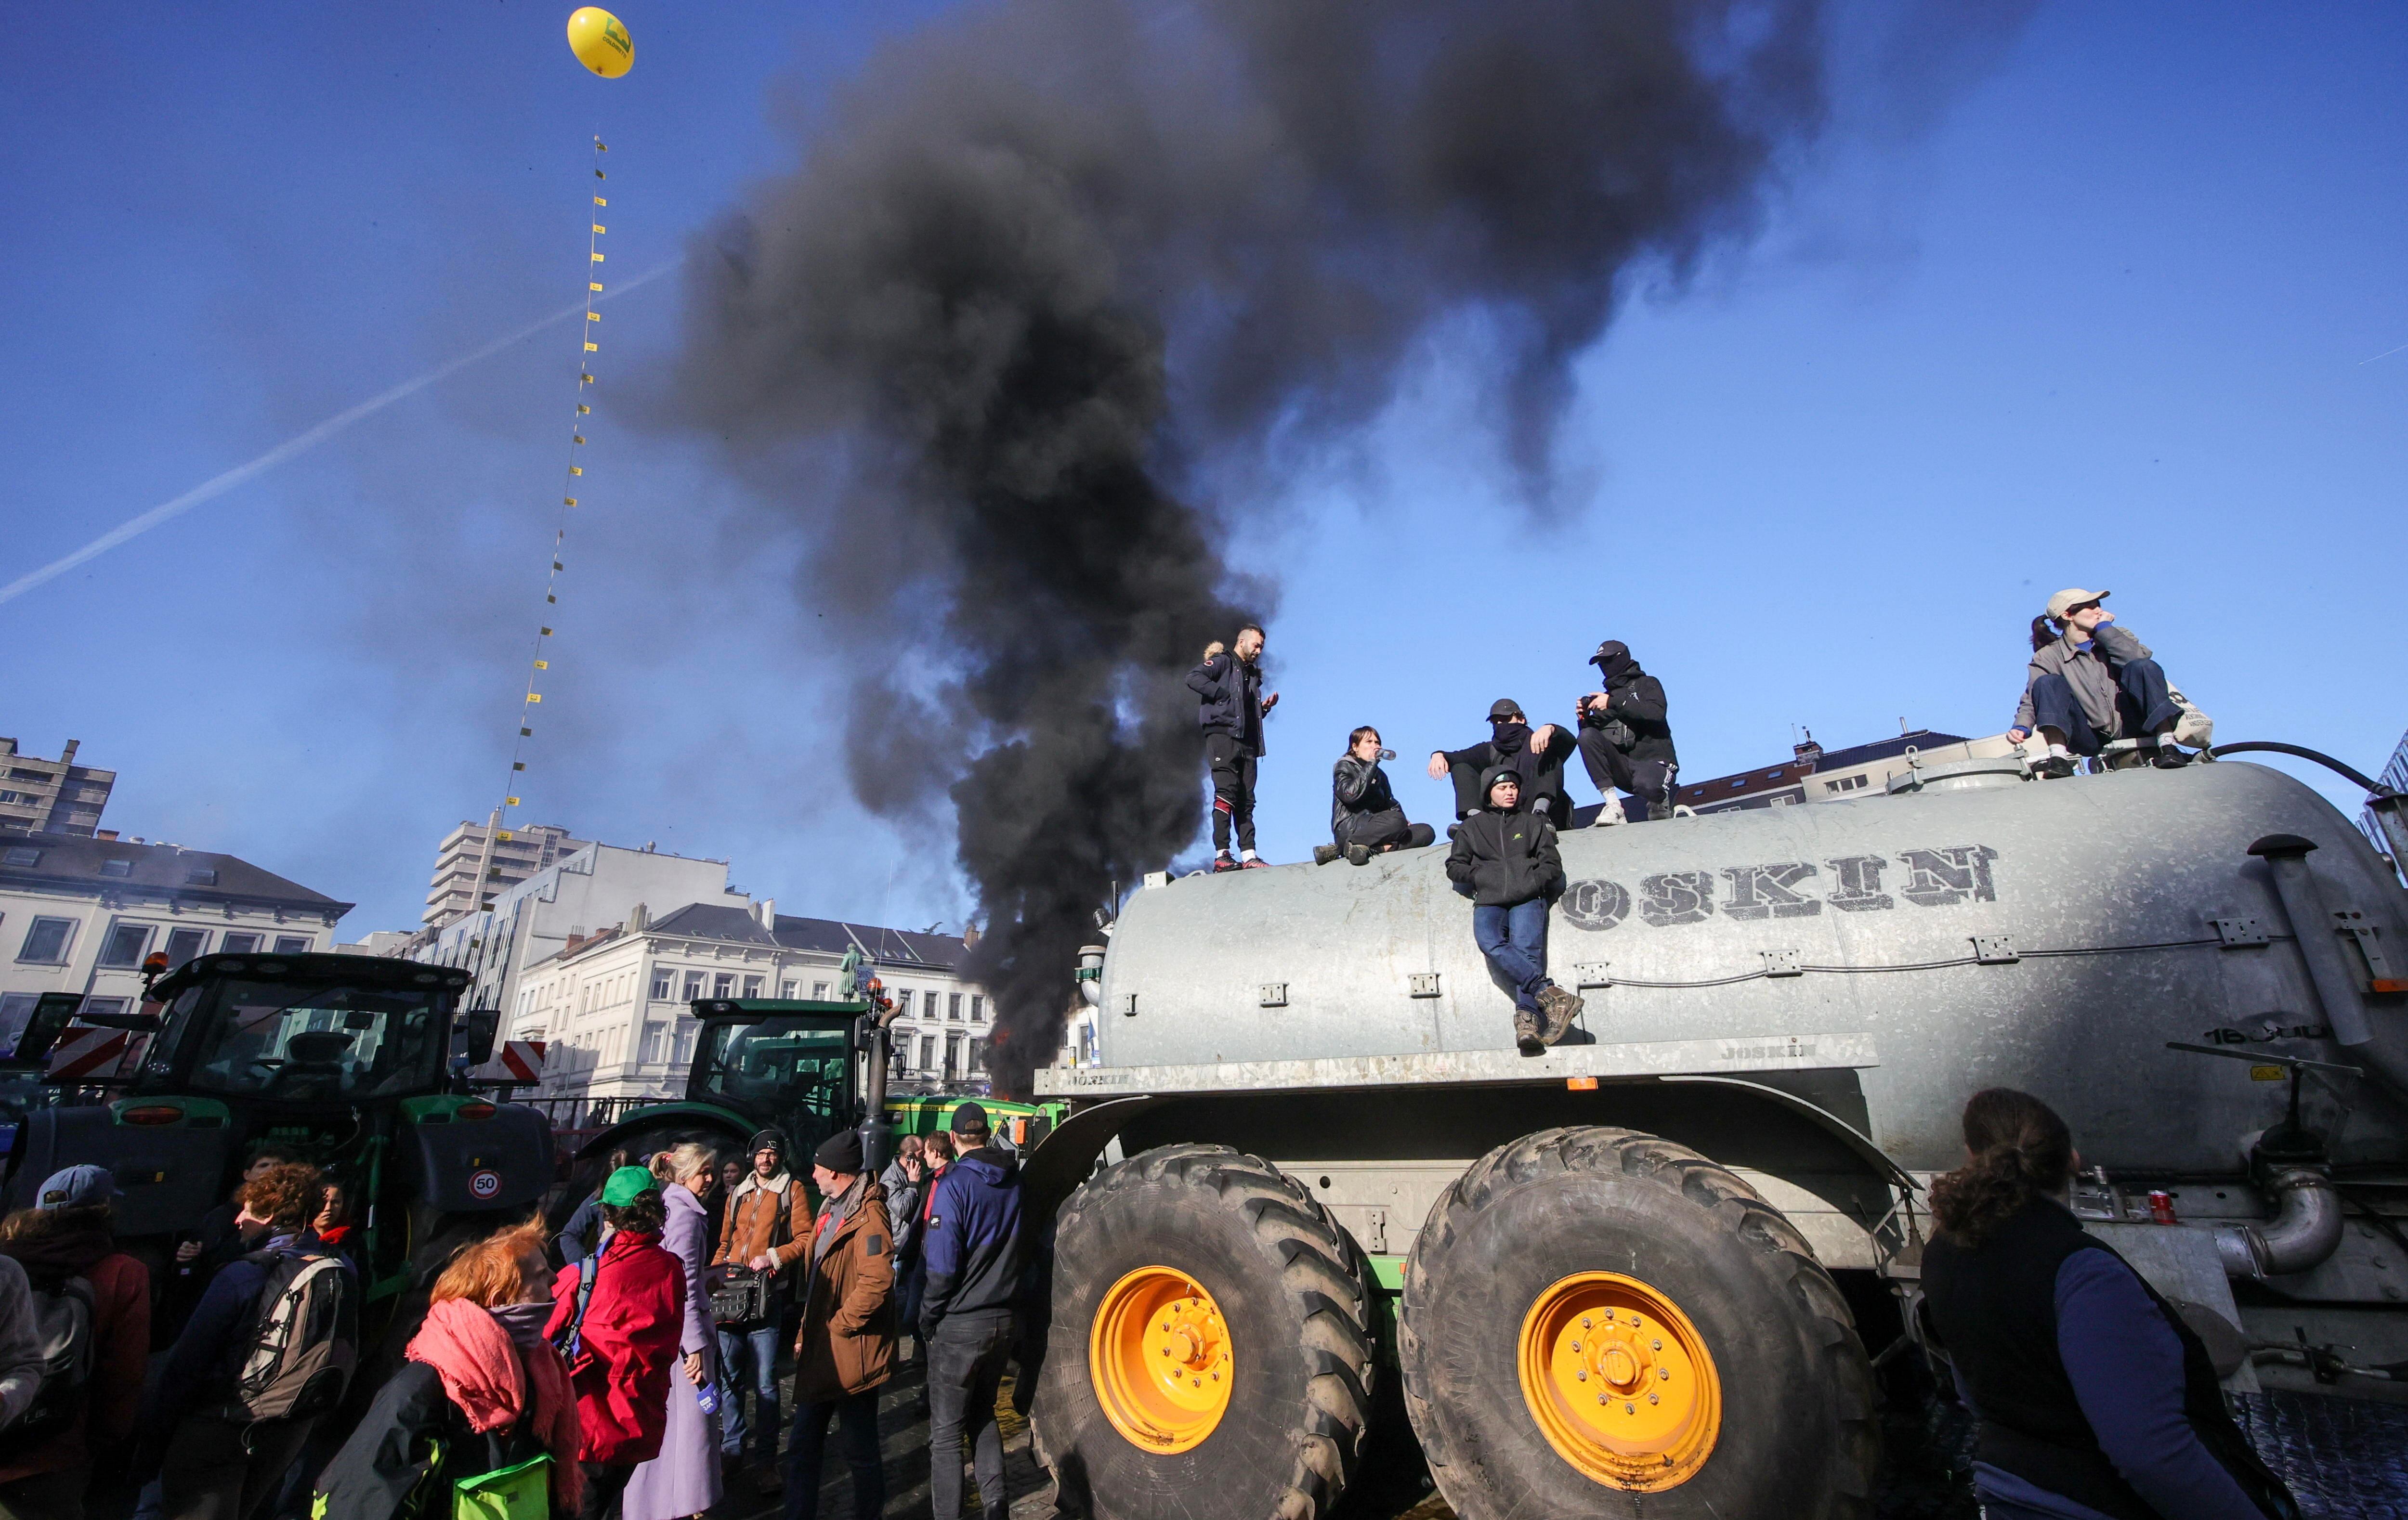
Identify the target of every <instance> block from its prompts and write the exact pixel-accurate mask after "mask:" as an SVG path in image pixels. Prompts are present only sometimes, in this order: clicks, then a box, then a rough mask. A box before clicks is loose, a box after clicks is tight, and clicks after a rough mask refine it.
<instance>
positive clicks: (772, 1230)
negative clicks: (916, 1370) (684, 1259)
mask: <svg viewBox="0 0 2408 1520" xmlns="http://www.w3.org/2000/svg"><path fill="white" fill-rule="evenodd" d="M751 1153H752V1156H753V1169H752V1170H751V1171H750V1172H748V1173H746V1174H745V1176H744V1178H743V1180H742V1181H740V1182H738V1183H737V1184H736V1185H735V1186H733V1187H731V1188H729V1189H728V1190H727V1203H726V1205H725V1207H724V1208H723V1209H722V1210H721V1212H720V1226H719V1249H718V1250H717V1251H716V1252H714V1253H712V1255H711V1258H710V1265H712V1266H713V1267H744V1268H749V1269H752V1270H753V1271H756V1272H767V1273H770V1274H771V1282H770V1283H769V1291H768V1293H767V1295H766V1296H765V1300H764V1301H765V1304H766V1308H767V1312H765V1313H764V1314H763V1315H762V1317H761V1318H760V1319H759V1320H756V1321H753V1322H752V1323H750V1324H726V1325H722V1326H719V1377H720V1386H721V1389H722V1392H723V1398H722V1400H721V1403H720V1406H719V1421H720V1424H719V1457H720V1461H721V1463H722V1464H723V1465H724V1466H726V1467H730V1468H733V1467H735V1466H736V1465H738V1463H740V1462H742V1461H743V1459H744V1448H745V1446H746V1445H747V1444H748V1442H747V1441H745V1434H746V1432H747V1430H748V1429H749V1430H750V1431H751V1433H752V1437H753V1439H752V1441H750V1442H749V1444H750V1445H752V1447H753V1481H754V1483H755V1484H756V1485H757V1486H758V1487H759V1488H760V1489H761V1490H762V1491H763V1492H764V1493H767V1492H768V1491H770V1490H772V1489H774V1488H776V1487H777V1486H778V1477H777V1473H778V1348H779V1347H781V1346H782V1345H784V1344H785V1342H786V1337H787V1334H788V1326H789V1320H788V1317H787V1310H788V1309H789V1308H791V1307H792V1305H793V1303H794V1298H795V1296H794V1293H793V1291H792V1284H793V1279H792V1277H791V1276H790V1275H789V1274H788V1269H790V1268H792V1267H793V1266H794V1265H795V1263H796V1262H798V1261H800V1260H802V1259H803V1253H804V1251H805V1250H807V1249H809V1247H808V1245H807V1244H806V1242H805V1241H804V1240H803V1233H804V1231H803V1228H802V1223H803V1222H804V1221H807V1220H809V1219H810V1205H809V1204H808V1203H806V1202H804V1200H803V1183H802V1179H801V1178H799V1177H796V1176H793V1175H791V1174H789V1173H788V1172H787V1170H786V1136H785V1133H784V1132H783V1131H782V1130H777V1129H765V1130H763V1131H761V1132H760V1133H759V1134H757V1135H755V1136H753V1144H752V1146H751ZM748 1386H749V1387H750V1388H751V1389H752V1392H753V1423H752V1425H751V1426H749V1427H748V1426H746V1424H745V1423H744V1393H745V1389H746V1388H747V1387H748Z"/></svg>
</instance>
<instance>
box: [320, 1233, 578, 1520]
mask: <svg viewBox="0 0 2408 1520" xmlns="http://www.w3.org/2000/svg"><path fill="white" fill-rule="evenodd" d="M551 1315H552V1260H551V1257H550V1256H549V1255H547V1254H546V1253H545V1250H544V1239H543V1226H541V1225H539V1224H536V1223H533V1222H529V1223H527V1224H523V1225H519V1226H513V1227H511V1228H509V1229H506V1230H503V1231H501V1232H499V1233H498V1234H495V1235H490V1236H487V1237H486V1238H485V1239H483V1240H478V1241H475V1242H474V1243H472V1244H470V1245H468V1246H466V1247H465V1248H463V1249H462V1250H461V1252H460V1253H459V1255H455V1256H453V1257H452V1260H451V1262H450V1263H449V1264H448V1265H447V1266H445V1268H444V1269H443V1274H442V1275H441V1276H440V1277H438V1278H437V1279H436V1280H435V1286H434V1288H433V1290H432V1291H431V1292H430V1293H429V1294H428V1296H427V1307H426V1319H425V1321H424V1322H423V1324H422V1325H421V1326H419V1330H418V1333H417V1334H416V1335H415V1336H413V1337H412V1338H411V1339H410V1342H409V1350H408V1352H407V1353H406V1354H405V1355H406V1356H407V1358H408V1359H407V1360H405V1361H404V1362H403V1363H402V1365H401V1369H400V1370H399V1371H397V1372H395V1373H394V1375H393V1376H392V1377H390V1378H388V1379H386V1380H385V1383H384V1385H383V1386H382V1387H380V1388H379V1389H378V1390H377V1394H376V1399H375V1401H374V1402H373V1403H371V1404H370V1405H369V1406H368V1410H367V1412H366V1414H365V1415H363V1416H362V1417H361V1420H360V1423H359V1424H358V1425H357V1426H356V1427H353V1428H352V1430H351V1438H350V1439H349V1440H348V1441H344V1443H343V1444H342V1447H341V1448H340V1449H339V1450H337V1452H336V1453H335V1455H334V1459H333V1460H332V1461H330V1462H328V1463H327V1464H326V1469H325V1470H324V1471H323V1472H322V1473H320V1474H319V1475H318V1483H317V1494H318V1500H317V1505H316V1513H320V1514H322V1515H325V1516H327V1517H328V1520H332V1517H334V1516H337V1515H340V1516H342V1517H343V1520H414V1517H418V1516H428V1517H435V1516H442V1515H448V1514H450V1513H452V1490H453V1487H454V1486H455V1485H456V1484H459V1483H460V1482H461V1481H463V1480H464V1479H468V1478H475V1477H478V1476H480V1474H483V1473H488V1472H493V1471H496V1470H500V1469H503V1468H509V1467H515V1466H517V1465H518V1464H520V1463H522V1462H528V1461H532V1460H534V1459H535V1458H536V1457H538V1456H545V1455H549V1456H550V1457H551V1458H552V1468H551V1477H550V1482H551V1485H552V1513H554V1514H560V1515H570V1514H574V1513H577V1507H578V1502H579V1498H580V1493H579V1490H580V1473H579V1470H578V1466H577V1443H578V1435H579V1432H578V1424H577V1395H576V1393H575V1391H574V1390H573V1389H572V1388H571V1387H570V1386H569V1382H568V1364H567V1363H566V1362H565V1361H563V1360H561V1356H560V1353H559V1352H558V1351H556V1350H554V1349H553V1348H552V1343H551V1342H550V1341H546V1340H545V1339H544V1338H543V1326H544V1322H545V1321H546V1320H547V1319H549V1318H550V1317H551Z"/></svg>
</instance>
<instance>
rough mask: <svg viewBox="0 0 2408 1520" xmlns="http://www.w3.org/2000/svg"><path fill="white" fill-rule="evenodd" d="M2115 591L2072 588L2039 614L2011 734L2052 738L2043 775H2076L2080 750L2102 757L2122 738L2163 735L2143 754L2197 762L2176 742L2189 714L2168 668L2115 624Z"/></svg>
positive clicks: (2161, 760)
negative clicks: (2108, 603)
mask: <svg viewBox="0 0 2408 1520" xmlns="http://www.w3.org/2000/svg"><path fill="white" fill-rule="evenodd" d="M2107 595H2108V594H2107V593H2106V592H2103V591H2084V590H2082V589H2081V588H2079V587H2071V588H2069V589H2067V590H2064V591H2060V592H2058V593H2057V595H2054V596H2051V597H2050V598H2049V599H2048V611H2047V612H2046V613H2045V614H2043V615H2042V617H2039V618H2035V619H2033V620H2032V657H2031V664H2030V665H2028V666H2027V667H2025V669H2024V696H2023V700H2022V701H2021V702H2020V703H2018V704H2016V707H2015V721H2014V726H2013V727H2011V728H2009V729H2008V730H2007V738H2009V739H2011V740H2013V741H2014V742H2015V743H2017V744H2021V743H2022V742H2023V741H2024V740H2025V739H2026V738H2029V737H2030V736H2031V734H2032V733H2033V731H2034V730H2038V731H2039V733H2040V736H2041V738H2043V739H2045V740H2047V742H2048V753H2047V755H2046V756H2045V757H2043V758H2042V760H2041V762H2040V763H2039V765H2038V766H2036V767H2034V768H2035V769H2037V770H2039V771H2040V772H2041V773H2042V775H2047V776H2071V774H2073V757H2074V756H2075V755H2097V754H2098V753H2100V752H2101V751H2102V750H2104V749H2105V748H2106V746H2107V745H2108V744H2109V743H2110V742H2111V741H2113V740H2115V739H2119V738H2155V739H2157V748H2156V749H2155V750H2154V751H2148V752H2143V753H2148V754H2149V755H2150V758H2151V759H2152V760H2153V761H2154V763H2155V764H2157V766H2159V767H2168V768H2171V767H2175V766H2186V765H2188V764H2190V756H2189V755H2187V754H2186V753H2183V752H2182V751H2181V750H2178V749H2176V748H2175V747H2174V746H2173V744H2172V742H2171V736H2172V734H2173V731H2174V728H2175V726H2176V724H2180V723H2181V721H2182V715H2183V714H2182V708H2181V707H2180V705H2178V704H2177V703H2176V702H2175V701H2174V699H2173V692H2172V688H2171V687H2170V686H2168V685H2167V683H2166V672H2165V667H2162V666H2160V665H2158V664H2157V660H2156V659H2155V658H2154V657H2153V656H2152V655H2151V653H2150V651H2149V646H2148V645H2146V644H2143V643H2142V642H2141V641H2140V639H2138V638H2134V637H2133V636H2132V635H2131V634H2130V633H2129V632H2128V631H2126V630H2125V629H2123V628H2119V627H2117V626H2115V614H2114V613H2113V612H2110V611H2108V610H2107V609H2105V608H2104V607H2101V606H2100V603H2101V602H2103V601H2105V600H2106V599H2107Z"/></svg>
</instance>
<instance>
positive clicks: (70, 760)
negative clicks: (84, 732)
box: [59, 738, 83, 766]
mask: <svg viewBox="0 0 2408 1520" xmlns="http://www.w3.org/2000/svg"><path fill="white" fill-rule="evenodd" d="M82 748H83V740H81V739H79V738H71V739H69V740H67V747H66V751H65V753H63V754H61V755H60V756H59V764H61V765H63V766H71V765H74V764H75V757H76V751H78V750H80V749H82Z"/></svg>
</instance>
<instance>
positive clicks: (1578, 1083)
mask: <svg viewBox="0 0 2408 1520" xmlns="http://www.w3.org/2000/svg"><path fill="white" fill-rule="evenodd" d="M1564 1085H1565V1086H1566V1087H1568V1088H1570V1090H1571V1091H1573V1092H1575V1093H1593V1092H1596V1091H1597V1079H1596V1078H1595V1077H1566V1078H1565V1079H1564Z"/></svg>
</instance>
